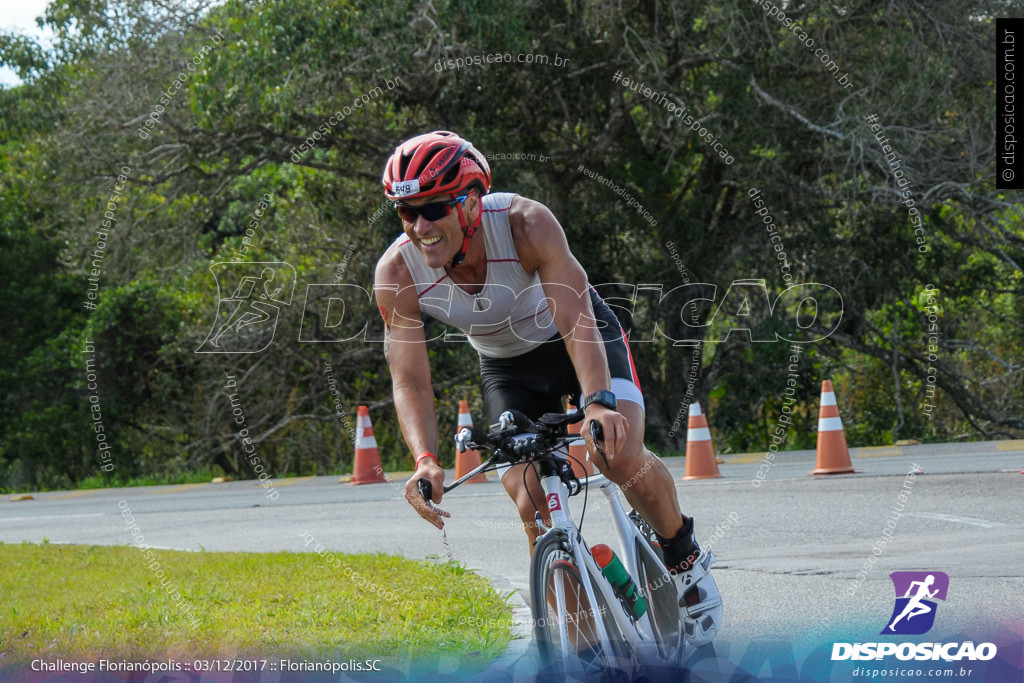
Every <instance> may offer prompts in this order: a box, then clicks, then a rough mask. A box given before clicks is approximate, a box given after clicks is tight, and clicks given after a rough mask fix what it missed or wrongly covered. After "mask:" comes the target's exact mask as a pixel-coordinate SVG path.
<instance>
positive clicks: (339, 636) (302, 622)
mask: <svg viewBox="0 0 1024 683" xmlns="http://www.w3.org/2000/svg"><path fill="white" fill-rule="evenodd" d="M149 552H152V554H153V555H152V557H153V560H155V561H156V562H159V563H160V566H159V569H160V570H162V571H163V572H164V576H163V581H164V582H165V585H164V586H162V585H161V578H160V577H158V576H157V574H156V573H155V570H156V568H154V569H150V568H148V567H147V564H148V563H149V562H150V560H147V559H146V557H145V556H144V553H143V551H141V550H139V549H138V548H136V547H134V546H131V547H121V546H114V547H109V546H91V547H87V546H66V545H45V544H44V545H35V544H28V543H22V544H15V545H11V544H2V543H0V665H5V664H10V663H13V662H24V661H27V660H29V659H32V658H33V657H37V656H50V657H56V656H59V657H63V658H65V659H75V658H80V659H83V660H86V659H87V660H93V661H95V660H97V659H100V658H109V659H128V660H144V659H146V658H154V657H167V658H177V659H179V660H185V659H191V658H218V657H220V658H223V657H231V656H250V657H261V658H265V657H269V656H276V655H280V656H290V657H304V658H307V659H313V660H320V659H324V658H337V659H347V658H349V657H352V658H354V659H360V658H365V657H373V658H384V659H391V658H400V659H402V660H408V659H412V660H414V661H418V660H434V661H436V659H437V658H438V657H439V656H446V655H447V656H449V657H450V656H452V655H454V656H457V657H458V659H459V661H460V662H462V665H463V667H468V668H470V669H478V668H483V667H484V666H485V665H486V663H487V662H488V661H490V660H492V659H494V658H495V657H497V656H498V655H499V654H501V652H502V650H503V649H504V647H505V645H506V644H507V643H508V640H509V638H510V637H511V633H510V629H509V628H508V624H509V620H510V610H509V608H508V606H507V604H506V601H505V599H503V597H502V596H501V595H499V594H498V593H497V592H496V591H494V589H493V588H491V587H490V585H489V584H488V583H487V582H486V581H485V580H484V579H482V578H480V577H479V576H476V575H474V574H472V573H469V572H467V571H466V570H465V569H464V568H462V567H460V566H458V565H455V564H433V563H425V562H414V561H411V560H407V559H405V558H400V557H393V556H388V555H343V554H340V553H335V554H333V555H329V554H328V553H327V552H324V556H323V557H321V556H320V555H317V554H314V553H287V552H280V553H212V552H201V553H192V552H183V551H170V550H152V551H149ZM332 558H333V560H332ZM364 580H365V583H370V582H375V583H376V584H377V585H378V586H380V587H381V590H379V591H378V592H374V590H372V589H371V588H370V587H367V586H366V585H359V584H360V583H362V582H363V581H364ZM175 590H177V591H178V594H179V595H180V596H181V597H180V598H178V599H176V598H175ZM384 591H390V592H392V593H394V595H395V596H396V597H395V598H394V599H388V598H387V596H386V595H385V596H382V595H380V593H381V592H384ZM481 624H492V625H493V626H489V627H488V626H482V625H481Z"/></svg>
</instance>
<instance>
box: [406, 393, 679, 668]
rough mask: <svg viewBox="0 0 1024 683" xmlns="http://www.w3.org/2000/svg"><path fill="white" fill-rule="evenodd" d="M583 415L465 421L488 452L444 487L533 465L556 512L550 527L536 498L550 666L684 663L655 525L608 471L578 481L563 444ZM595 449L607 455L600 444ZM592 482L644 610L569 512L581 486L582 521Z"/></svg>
mask: <svg viewBox="0 0 1024 683" xmlns="http://www.w3.org/2000/svg"><path fill="white" fill-rule="evenodd" d="M582 419H583V412H582V411H580V410H577V411H575V412H573V413H569V414H562V413H548V414H545V415H543V416H542V417H541V418H540V419H539V420H538V421H537V423H536V424H535V423H533V422H532V421H531V420H529V419H528V418H527V417H526V416H524V415H523V414H522V413H519V412H518V411H505V412H504V413H502V414H501V417H500V420H499V422H498V423H497V424H495V425H491V427H490V429H489V430H488V432H486V433H483V432H481V431H479V430H476V429H473V428H463V429H462V430H461V431H460V432H459V433H458V435H457V436H456V437H455V441H456V446H457V448H458V449H459V451H460V452H465V450H466V449H468V448H472V449H476V450H478V451H481V452H490V453H491V456H490V457H489V458H488V459H487V460H485V461H484V462H482V463H481V464H480V465H479V466H478V467H476V468H474V469H473V470H472V471H471V472H468V473H467V474H465V475H464V476H463V477H461V478H459V479H458V480H456V481H454V482H452V483H451V484H449V485H446V486H445V487H444V492H445V493H447V492H449V491H451V490H452V489H455V488H456V487H458V486H459V485H460V484H462V483H463V482H465V481H468V480H469V479H471V478H473V477H474V476H476V475H477V474H479V473H481V472H489V471H493V470H495V469H497V467H498V466H499V465H502V464H509V465H515V464H520V463H535V466H536V468H537V470H538V475H539V478H540V483H541V488H542V489H543V491H544V496H545V501H546V504H547V509H548V511H549V513H550V516H551V526H550V527H548V526H545V525H544V523H543V519H542V516H541V514H540V509H539V508H537V505H536V502H535V501H534V507H535V508H537V512H536V518H535V519H536V523H537V524H538V528H540V529H541V531H542V535H541V536H540V537H539V538H538V539H537V540H536V542H535V544H534V549H533V557H532V559H531V565H530V608H531V612H532V616H533V631H534V636H535V640H536V642H537V647H538V650H539V654H540V658H541V662H542V665H544V666H545V667H546V669H545V670H549V671H556V672H558V673H562V674H571V673H583V674H584V675H586V674H588V673H591V672H594V671H598V670H607V669H628V668H629V667H631V666H632V665H634V664H636V665H642V664H643V662H644V661H649V660H650V658H651V657H656V658H657V659H659V660H660V661H661V662H663V663H668V664H671V665H676V666H679V665H681V664H682V660H683V654H684V649H685V648H684V642H685V641H684V639H683V632H682V628H681V621H680V613H679V598H678V595H677V591H676V587H675V584H674V583H673V581H672V578H671V576H670V575H669V573H668V570H667V569H666V568H665V565H664V562H663V558H662V556H661V554H660V546H659V545H658V541H657V539H656V537H655V535H654V532H653V530H652V529H651V527H650V526H649V525H648V524H647V523H646V522H645V521H644V520H643V519H642V518H641V517H640V515H639V514H638V513H637V512H636V511H632V512H630V513H629V514H627V513H626V512H625V511H624V509H623V506H622V502H621V500H620V498H619V495H618V491H617V490H616V487H615V486H614V484H613V483H612V482H611V481H609V480H608V479H607V478H606V477H605V476H604V475H602V474H594V475H591V476H589V477H585V478H583V479H579V478H577V476H576V475H575V474H574V473H573V469H572V467H571V465H570V464H569V455H568V449H567V447H568V445H569V444H570V443H571V442H573V441H575V440H576V439H578V438H579V436H578V435H576V434H572V435H570V434H568V430H567V426H568V425H569V424H574V423H576V422H579V421H581V420H582ZM591 427H592V434H593V436H594V438H595V444H596V445H597V444H598V442H599V441H601V440H602V434H601V431H600V425H599V424H598V423H596V422H592V423H591ZM597 450H598V453H600V455H601V456H602V457H605V455H604V451H603V450H602V449H601V448H600V446H599V445H598V448H597ZM605 461H606V462H607V458H606V457H605ZM524 477H525V472H524ZM592 486H597V487H598V488H599V489H600V490H601V491H602V492H603V493H604V494H605V495H606V496H607V498H608V502H609V503H610V505H611V511H612V516H613V521H614V525H615V528H616V531H617V534H618V539H619V544H620V552H619V554H618V558H620V560H621V562H622V564H623V565H624V566H625V569H626V571H627V573H628V574H629V577H630V580H631V581H632V583H633V585H635V586H636V587H637V588H638V591H636V592H637V593H638V594H639V596H640V598H642V600H643V601H644V602H645V603H646V607H645V608H641V607H638V603H639V602H640V600H639V599H634V598H635V595H634V598H631V597H630V595H629V594H628V590H627V589H626V588H622V587H621V586H618V587H617V586H615V585H613V584H612V582H611V581H610V580H609V579H608V578H607V577H606V576H605V574H604V573H603V572H602V570H601V568H600V567H599V565H598V563H597V561H596V560H595V558H594V555H593V553H592V551H591V548H590V547H589V546H588V545H587V543H586V542H585V541H584V540H583V535H582V532H581V531H580V527H579V526H578V525H577V524H576V522H575V521H574V520H573V519H572V516H571V515H570V513H569V507H568V500H569V497H570V496H574V495H578V494H579V493H581V492H582V493H584V503H583V511H582V513H581V515H580V523H581V524H582V521H583V519H584V518H585V515H586V505H587V493H588V491H589V489H590V487H592ZM418 488H419V492H420V494H421V495H422V496H423V497H424V499H425V500H426V501H427V503H428V505H429V504H430V499H431V493H432V487H431V485H430V482H429V481H427V480H426V479H420V480H419V481H418ZM595 549H599V546H595ZM600 550H601V552H600V554H602V555H603V556H604V558H605V559H607V553H606V552H605V551H604V550H603V549H600Z"/></svg>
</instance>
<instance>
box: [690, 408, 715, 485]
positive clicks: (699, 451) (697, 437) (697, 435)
mask: <svg viewBox="0 0 1024 683" xmlns="http://www.w3.org/2000/svg"><path fill="white" fill-rule="evenodd" d="M721 476H722V475H721V473H720V472H719V471H718V461H717V460H715V447H714V446H713V445H712V444H711V430H710V429H708V420H707V418H706V417H704V415H703V414H702V413H701V412H700V403H697V401H694V402H693V403H691V404H690V421H689V423H688V424H687V426H686V476H684V477H683V480H689V479H714V478H716V477H721Z"/></svg>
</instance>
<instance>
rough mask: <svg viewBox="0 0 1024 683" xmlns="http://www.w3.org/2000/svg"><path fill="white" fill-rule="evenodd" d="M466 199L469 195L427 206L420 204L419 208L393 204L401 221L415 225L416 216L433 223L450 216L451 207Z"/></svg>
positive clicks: (431, 203)
mask: <svg viewBox="0 0 1024 683" xmlns="http://www.w3.org/2000/svg"><path fill="white" fill-rule="evenodd" d="M467 197H469V195H468V194H464V195H462V196H461V197H456V198H455V199H452V200H451V201H447V202H430V203H429V204H421V205H420V206H409V205H408V204H402V203H400V202H395V208H396V209H398V215H400V216H401V217H402V220H403V221H405V222H407V223H415V222H416V218H417V216H423V218H425V219H426V220H428V221H430V222H431V223H433V222H434V221H439V220H441V219H442V218H444V217H445V216H448V215H449V214H451V212H452V207H453V206H455V205H456V204H461V203H462V202H464V201H466V198H467Z"/></svg>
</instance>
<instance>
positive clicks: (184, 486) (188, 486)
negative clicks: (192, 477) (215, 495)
mask: <svg viewBox="0 0 1024 683" xmlns="http://www.w3.org/2000/svg"><path fill="white" fill-rule="evenodd" d="M200 486H212V484H211V483H210V482H208V481H203V482H199V483H198V484H181V485H180V486H172V487H171V488H169V489H165V488H161V489H159V490H157V491H146V493H148V494H150V495H154V494H159V493H178V492H179V491H189V490H191V489H194V488H198V487H200Z"/></svg>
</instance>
